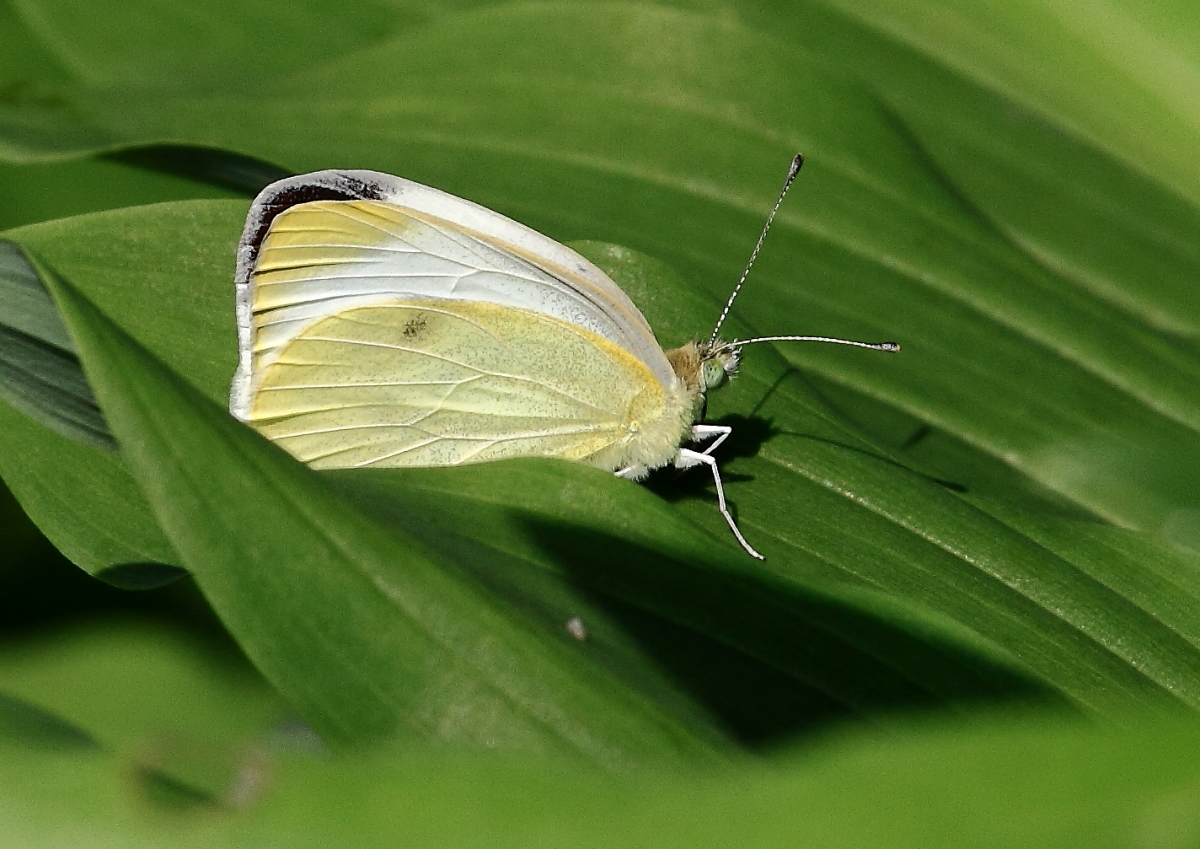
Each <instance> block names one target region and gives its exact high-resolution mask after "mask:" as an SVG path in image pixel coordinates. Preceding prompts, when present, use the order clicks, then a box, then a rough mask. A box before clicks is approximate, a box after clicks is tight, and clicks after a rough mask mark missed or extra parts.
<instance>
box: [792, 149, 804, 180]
mask: <svg viewBox="0 0 1200 849" xmlns="http://www.w3.org/2000/svg"><path fill="white" fill-rule="evenodd" d="M803 164H804V154H803V153H797V154H796V155H795V156H794V157H793V158H792V167H791V168H789V169H788V181H789V182H790V181H792V180H794V179H796V175H797V174H799V173H800V166H802V165H803Z"/></svg>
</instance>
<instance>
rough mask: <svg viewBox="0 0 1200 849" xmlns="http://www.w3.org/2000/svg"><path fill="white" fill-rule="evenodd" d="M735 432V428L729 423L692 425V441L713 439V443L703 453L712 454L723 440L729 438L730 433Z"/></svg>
mask: <svg viewBox="0 0 1200 849" xmlns="http://www.w3.org/2000/svg"><path fill="white" fill-rule="evenodd" d="M731 433H733V428H731V427H730V426H729V425H706V424H698V425H692V442H703V441H704V440H706V439H713V437H714V436H715V437H716V439H713V441H712V444H711V445H709V446H708V447H707V448H705V449H704V450H703V451H702V452H701V453H702V454H711V453H713V451H715V450H717V446H719V445H720V444H721V443H722V442H724V441H725V440H726V439H728V438H729V434H731Z"/></svg>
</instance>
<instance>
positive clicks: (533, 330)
mask: <svg viewBox="0 0 1200 849" xmlns="http://www.w3.org/2000/svg"><path fill="white" fill-rule="evenodd" d="M802 161H803V160H802V159H801V157H799V156H797V157H796V159H795V160H794V161H793V163H792V168H791V170H790V171H789V173H788V178H787V181H786V182H785V184H784V187H783V191H781V192H780V195H779V200H777V201H776V203H775V207H774V208H773V209H772V210H771V214H770V216H769V217H768V218H767V223H766V226H764V227H763V231H762V235H760V236H759V240H758V244H757V245H756V246H755V248H754V251H753V253H752V254H751V257H750V262H749V263H748V264H747V266H746V272H748V271H749V269H750V265H752V264H753V262H754V259H755V257H756V256H757V255H758V251H759V248H760V247H761V246H762V241H763V238H764V237H765V236H766V232H767V229H768V228H769V227H770V224H771V220H772V218H773V217H774V215H775V211H776V210H777V209H778V208H779V204H780V202H781V201H782V200H783V196H784V194H785V193H786V191H787V188H788V186H790V185H791V182H792V180H793V179H794V178H795V176H796V173H797V172H798V171H799V169H800V165H801V163H802ZM746 272H743V274H742V279H741V280H739V282H738V284H737V287H735V289H734V291H733V294H732V295H731V296H730V298H729V301H728V303H726V305H725V309H724V311H723V312H722V313H721V317H720V319H719V320H718V322H717V326H716V328H715V329H714V330H713V332H712V335H711V336H710V337H709V339H708V340H707V341H705V342H699V343H697V342H690V343H688V344H687V345H684V346H683V347H681V348H676V349H674V350H671V351H663V349H662V347H661V346H660V345H659V344H658V341H657V340H656V339H655V338H654V332H653V331H652V330H651V329H650V325H649V324H648V323H647V322H646V319H645V318H644V317H643V316H642V314H641V312H639V311H638V308H637V307H636V306H634V304H633V302H632V301H631V300H630V299H629V297H628V296H627V295H626V294H625V293H624V292H622V291H621V289H620V288H619V287H618V286H617V285H616V284H615V283H614V282H613V281H612V280H611V279H609V277H608V276H607V275H605V274H604V272H602V271H601V270H600V269H599V268H597V267H596V266H594V265H593V264H592V263H590V262H589V261H588V260H586V259H584V258H583V257H582V256H580V255H579V254H577V253H576V252H575V251H573V250H571V249H570V248H567V247H566V246H564V245H561V244H559V243H558V242H555V241H554V240H553V239H550V238H547V237H546V236H543V235H541V234H540V233H537V232H535V231H533V230H531V229H529V228H528V227H525V226H524V225H522V224H518V223H517V222H515V221H512V220H511V219H509V218H506V217H504V216H503V215H500V214H499V213H496V212H492V211H491V210H489V209H485V208H484V207H481V206H479V205H477V204H474V203H472V202H470V201H468V200H463V199H462V198H458V197H454V196H453V195H449V194H446V193H445V192H441V191H438V190H437V189H433V188H430V187H428V186H423V185H420V184H419V183H414V182H411V181H409V180H404V179H401V178H399V177H392V176H390V175H387V174H381V173H378V172H375V171H317V172H315V173H312V174H303V175H300V176H298V177H290V178H288V179H285V180H280V181H279V182H277V183H273V184H272V185H270V186H268V187H267V188H266V189H264V190H263V191H262V192H261V193H260V194H259V196H258V197H257V198H256V199H255V200H254V204H253V206H252V207H251V209H250V214H249V216H248V217H247V219H246V227H245V230H244V232H243V233H242V239H241V243H240V245H239V247H238V263H237V276H236V286H237V325H238V344H239V352H240V356H239V362H238V369H237V373H236V375H235V377H234V379H233V386H232V389H231V393H230V402H229V408H230V411H231V412H232V413H233V414H234V415H235V416H236V417H237V418H239V419H241V420H242V421H245V422H248V423H250V424H252V425H253V426H254V427H255V428H257V429H258V430H259V431H261V432H262V433H263V434H265V435H266V436H268V437H269V438H271V439H273V440H275V441H276V442H278V443H279V444H280V445H281V446H283V447H284V448H285V449H286V450H287V451H289V452H290V453H291V454H293V455H294V456H295V457H297V458H298V459H300V460H302V461H304V462H306V463H309V464H310V465H312V466H314V467H317V468H346V467H376V468H379V467H393V466H455V465H460V464H464V463H478V462H484V461H487V460H499V459H503V458H508V457H558V458H561V459H566V460H576V461H579V462H583V463H587V464H589V465H592V466H598V467H600V468H602V469H607V470H609V471H612V472H615V473H616V474H617V475H619V476H621V477H626V478H631V479H633V480H637V479H640V478H642V477H644V476H645V475H646V474H647V473H648V472H649V471H650V470H652V469H657V468H660V467H662V466H667V465H672V464H673V465H674V466H675V467H676V468H679V469H686V468H690V467H692V466H697V465H701V464H704V465H707V466H708V467H709V469H710V470H711V471H712V475H713V481H714V483H715V485H716V491H717V501H718V504H719V509H720V511H721V515H722V516H724V517H725V521H726V522H727V523H728V524H729V527H730V528H731V529H732V531H733V533H734V536H735V537H737V540H738V542H739V543H741V545H742V547H743V548H745V550H746V551H747V552H749V553H750V554H751V555H753V556H754V557H758V558H760V559H761V557H762V555H760V554H759V553H758V552H757V551H755V550H754V549H753V548H752V547H751V546H750V544H749V543H747V542H746V540H745V538H744V537H743V536H742V533H741V531H740V530H739V529H738V526H737V523H736V522H735V521H734V519H733V516H732V515H731V514H730V512H729V509H728V507H727V505H726V502H725V491H724V487H723V486H722V484H721V475H720V472H719V470H718V468H717V462H716V459H715V458H714V457H713V456H712V452H713V450H714V449H715V448H716V447H717V446H719V445H720V444H721V443H722V442H723V441H724V440H725V439H726V438H727V437H728V436H729V434H730V432H731V428H729V427H727V426H724V425H710V424H703V423H697V419H699V418H700V417H701V415H702V411H703V407H704V397H705V393H706V392H708V391H709V390H711V389H715V388H716V387H718V386H720V385H721V384H722V383H724V382H725V381H726V380H727V379H728V378H730V377H732V376H733V375H734V374H735V373H736V371H737V365H738V358H739V355H740V349H741V347H742V346H744V345H748V344H751V343H754V342H762V341H775V340H804V341H823V342H839V343H842V344H848V345H858V346H861V347H867V348H875V349H878V350H885V351H893V350H899V346H897V345H895V344H894V343H888V342H885V343H878V344H872V343H864V342H852V341H848V340H841V339H829V338H826V337H810V336H780V337H763V338H760V339H744V340H735V341H732V342H723V341H721V340H719V339H718V338H717V333H718V331H719V330H720V327H721V324H722V322H723V321H724V320H725V317H726V316H727V315H728V313H729V308H730V306H731V305H732V303H733V299H734V298H735V297H736V296H737V293H738V291H739V290H740V289H741V286H742V283H743V282H744V281H745V278H746ZM685 443H690V444H694V445H696V446H697V447H696V448H688V447H684V445H685ZM704 443H707V445H706V447H704V448H703V449H702V450H701V449H700V448H699V446H700V445H702V444H704Z"/></svg>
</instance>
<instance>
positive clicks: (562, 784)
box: [0, 718, 1200, 849]
mask: <svg viewBox="0 0 1200 849" xmlns="http://www.w3.org/2000/svg"><path fill="white" fill-rule="evenodd" d="M1197 746H1200V736H1198V734H1197V731H1196V729H1195V727H1194V726H1192V725H1181V724H1178V723H1164V724H1161V725H1159V726H1158V727H1156V728H1154V729H1149V728H1145V727H1143V728H1139V729H1137V730H1136V731H1134V732H1127V733H1123V734H1119V735H1118V734H1099V733H1096V732H1095V731H1088V730H1085V729H1080V728H1078V727H1070V726H1067V725H1063V724H1061V723H1057V722H1051V721H1043V722H1028V718H1027V724H1026V726H1025V727H1023V728H1016V727H1015V725H1014V724H1013V723H1009V722H1005V721H1003V720H999V721H996V722H994V723H990V724H988V725H985V726H984V727H978V726H976V727H973V728H963V727H954V726H946V725H935V726H915V727H905V728H900V729H896V730H893V731H891V732H889V733H886V734H880V735H878V736H876V738H875V739H873V740H870V741H864V740H862V739H861V738H846V737H841V736H838V737H832V738H830V739H828V740H825V741H823V742H821V743H820V744H817V745H813V746H809V747H807V748H806V749H805V750H804V751H802V752H793V753H790V754H789V755H788V757H787V758H786V759H781V762H780V763H777V764H773V768H772V769H771V770H770V771H762V770H742V771H733V772H726V773H724V774H722V775H721V777H720V779H719V780H714V779H713V778H712V777H711V776H701V775H696V774H691V773H673V774H672V773H650V774H644V775H638V776H632V777H626V778H624V779H623V780H622V781H620V782H615V781H613V780H612V779H611V778H610V777H608V776H605V775H603V774H598V773H596V772H595V771H583V770H580V769H578V768H571V767H568V766H565V765H559V766H554V765H550V766H547V765H546V764H541V765H539V766H538V767H536V768H534V767H531V766H530V765H528V764H522V763H519V762H514V761H512V760H506V759H501V758H489V759H478V758H476V759H462V758H444V757H442V758H431V757H422V756H420V755H419V754H417V755H414V754H413V753H411V752H410V753H406V754H404V755H400V756H397V755H396V754H395V753H382V754H376V755H375V756H373V757H356V758H352V759H345V758H344V759H335V760H312V759H300V758H296V757H295V756H289V755H288V754H287V753H286V752H280V751H278V750H276V749H273V748H272V747H271V746H270V745H267V746H259V747H245V748H243V749H242V750H240V752H239V756H238V757H236V758H235V759H233V760H232V761H231V762H230V763H231V766H232V767H233V769H232V772H230V773H228V774H227V777H226V778H225V783H224V784H223V785H212V790H209V791H208V792H207V793H205V794H198V793H196V791H195V790H194V788H192V786H191V785H187V784H184V787H185V789H186V790H187V791H191V793H190V795H185V793H175V794H171V795H168V794H167V793H165V792H164V788H163V786H162V785H163V782H161V781H159V780H156V774H155V773H154V772H153V767H154V764H155V762H154V761H153V760H150V759H148V758H147V756H146V755H144V754H143V753H141V752H138V751H134V752H129V751H118V752H116V753H96V754H92V755H85V754H71V753H68V754H57V753H43V752H36V751H28V750H23V749H19V748H14V747H12V746H10V745H6V744H5V743H4V742H3V741H0V747H3V754H4V757H3V758H0V788H2V789H3V791H4V795H5V798H6V799H9V800H10V801H11V802H12V803H11V804H9V805H6V806H4V808H3V809H2V810H0V829H3V831H4V833H5V834H6V835H7V836H9V838H10V839H12V840H13V841H14V842H17V843H19V844H20V845H22V846H29V847H42V846H45V847H51V846H62V845H79V844H80V843H87V844H88V845H96V844H98V843H99V844H101V845H120V846H129V847H138V846H161V845H163V844H164V843H177V842H179V841H180V839H181V838H182V839H185V840H186V841H187V843H188V844H189V845H194V846H201V847H203V846H209V845H211V846H230V845H237V846H240V845H263V844H270V845H272V846H287V847H308V846H313V847H316V846H329V845H354V846H363V847H373V846H392V845H395V840H396V835H397V834H403V835H405V838H406V840H409V841H411V842H413V843H416V844H419V845H435V844H436V845H438V846H447V847H485V846H486V847H496V846H499V847H504V846H521V847H542V846H545V847H551V846H562V845H571V846H597V847H600V846H612V845H622V846H655V847H664V846H665V847H673V846H680V847H683V846H686V847H696V846H701V847H704V846H729V845H757V846H771V845H819V846H828V847H858V846H862V845H863V840H864V836H867V839H869V840H870V842H871V845H873V846H881V847H896V849H904V847H914V848H915V847H921V849H927V847H943V846H944V847H961V846H997V845H1003V846H1012V847H1026V846H1027V847H1039V849H1041V848H1042V847H1059V846H1061V847H1075V846H1096V845H1104V846H1131V847H1132V846H1187V845H1191V844H1192V843H1194V842H1195V838H1196V835H1197V834H1200V820H1198V819H1197V816H1196V811H1195V806H1194V804H1193V798H1194V789H1195V785H1196V782H1197V780H1198V779H1200V775H1198V772H1197V770H1198V767H1197V761H1196V759H1195V757H1194V753H1195V751H1196V749H1197ZM192 756H193V758H195V757H197V755H196V754H195V753H193V755H192ZM414 776H419V780H414Z"/></svg>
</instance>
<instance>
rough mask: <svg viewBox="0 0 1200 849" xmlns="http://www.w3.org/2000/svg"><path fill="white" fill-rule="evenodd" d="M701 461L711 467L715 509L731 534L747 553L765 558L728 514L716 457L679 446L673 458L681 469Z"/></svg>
mask: <svg viewBox="0 0 1200 849" xmlns="http://www.w3.org/2000/svg"><path fill="white" fill-rule="evenodd" d="M726 435H728V434H726ZM718 441H719V440H718ZM701 463H704V464H706V465H707V466H708V467H709V468H710V469H712V476H713V483H714V484H716V487H717V509H718V510H720V511H721V515H722V516H724V517H725V521H726V523H728V525H729V529H730V530H731V531H733V535H734V536H735V537H737V541H738V542H740V543H741V544H742V548H744V549H746V553H747V554H749V555H750V556H751V557H756V558H758V559H759V560H765V559H766V558H765V557H763V556H762V555H761V554H759V553H758V552H757V551H755V550H754V549H753V548H751V547H750V543H748V542H746V538H745V537H744V536H742V532H741V531H740V530H738V526H737V522H735V521H733V516H731V515H730V513H729V508H728V507H726V506H725V487H723V486H721V473H720V471H718V470H717V458H716V457H713V456H712V455H711V454H706V453H704V452H701V451H693V450H691V449H690V448H680V449H679V456H678V457H677V458H676V459H675V465H676V466H677V467H679V468H681V469H690V468H691V467H692V466H698V465H699V464H701Z"/></svg>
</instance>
